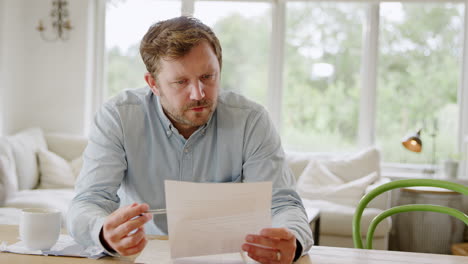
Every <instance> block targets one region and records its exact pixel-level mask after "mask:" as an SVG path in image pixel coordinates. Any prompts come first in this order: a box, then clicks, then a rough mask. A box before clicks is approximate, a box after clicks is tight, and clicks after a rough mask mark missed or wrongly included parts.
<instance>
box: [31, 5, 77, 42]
mask: <svg viewBox="0 0 468 264" xmlns="http://www.w3.org/2000/svg"><path fill="white" fill-rule="evenodd" d="M67 5H68V3H67V1H65V0H54V1H53V2H52V11H51V12H50V16H51V19H52V30H53V32H54V33H55V36H46V35H45V30H46V27H45V26H44V24H43V23H42V20H39V25H38V26H37V28H36V29H37V30H38V31H39V32H40V33H41V38H42V39H44V40H46V41H56V40H58V39H61V40H68V39H69V32H70V30H71V29H72V26H71V23H70V20H69V19H67V18H68V10H67V9H66V6H67Z"/></svg>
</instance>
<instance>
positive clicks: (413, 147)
mask: <svg viewBox="0 0 468 264" xmlns="http://www.w3.org/2000/svg"><path fill="white" fill-rule="evenodd" d="M401 144H402V145H403V146H404V147H405V148H406V149H407V150H410V151H413V152H421V150H422V141H421V129H419V130H418V132H416V133H415V134H409V135H407V136H405V137H404V138H403V139H402V140H401Z"/></svg>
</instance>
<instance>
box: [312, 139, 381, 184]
mask: <svg viewBox="0 0 468 264" xmlns="http://www.w3.org/2000/svg"><path fill="white" fill-rule="evenodd" d="M321 163H322V164H323V165H324V166H325V167H327V169H328V170H330V172H332V173H333V174H334V175H337V176H338V177H340V178H341V179H343V180H344V181H345V182H349V181H353V180H356V179H358V178H361V177H363V176H365V175H369V174H370V173H372V172H377V176H378V178H380V155H379V151H378V150H377V149H376V148H374V147H372V148H368V149H364V150H362V151H360V152H358V153H353V154H350V155H347V156H344V157H342V158H337V159H332V160H324V161H321Z"/></svg>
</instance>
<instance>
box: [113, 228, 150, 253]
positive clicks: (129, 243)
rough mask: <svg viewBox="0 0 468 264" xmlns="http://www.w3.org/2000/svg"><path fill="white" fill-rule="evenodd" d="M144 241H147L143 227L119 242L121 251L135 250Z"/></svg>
mask: <svg viewBox="0 0 468 264" xmlns="http://www.w3.org/2000/svg"><path fill="white" fill-rule="evenodd" d="M143 239H145V231H144V230H143V227H141V228H139V229H138V231H137V232H135V233H133V234H131V235H129V236H126V237H124V238H122V240H120V242H118V245H119V246H118V247H119V249H121V250H126V249H129V248H133V247H135V246H137V245H138V244H139V243H140V242H141V240H143Z"/></svg>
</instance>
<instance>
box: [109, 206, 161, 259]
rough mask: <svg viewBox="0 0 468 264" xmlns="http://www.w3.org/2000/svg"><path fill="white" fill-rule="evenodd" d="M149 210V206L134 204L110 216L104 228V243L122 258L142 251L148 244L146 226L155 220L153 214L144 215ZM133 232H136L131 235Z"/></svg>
mask: <svg viewBox="0 0 468 264" xmlns="http://www.w3.org/2000/svg"><path fill="white" fill-rule="evenodd" d="M148 210H149V206H148V205H147V204H137V203H134V204H132V205H129V206H125V207H122V208H119V209H118V210H116V211H115V212H113V213H112V214H110V215H109V216H108V217H107V218H106V220H105V221H104V226H103V228H102V232H103V233H102V235H103V238H104V241H105V242H106V243H107V244H108V245H109V246H110V247H111V248H112V249H114V250H115V251H117V252H118V253H119V254H120V255H122V256H130V255H134V254H137V253H139V252H140V251H142V250H143V248H145V246H146V243H148V241H147V240H146V237H145V231H144V224H145V223H146V222H148V221H149V220H151V219H152V218H153V216H152V215H151V214H144V212H146V211H148ZM140 215H141V216H140ZM137 216H138V217H137ZM135 217H137V218H135ZM134 218H135V219H134ZM133 230H136V232H134V233H132V234H129V233H130V232H132V231H133Z"/></svg>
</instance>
